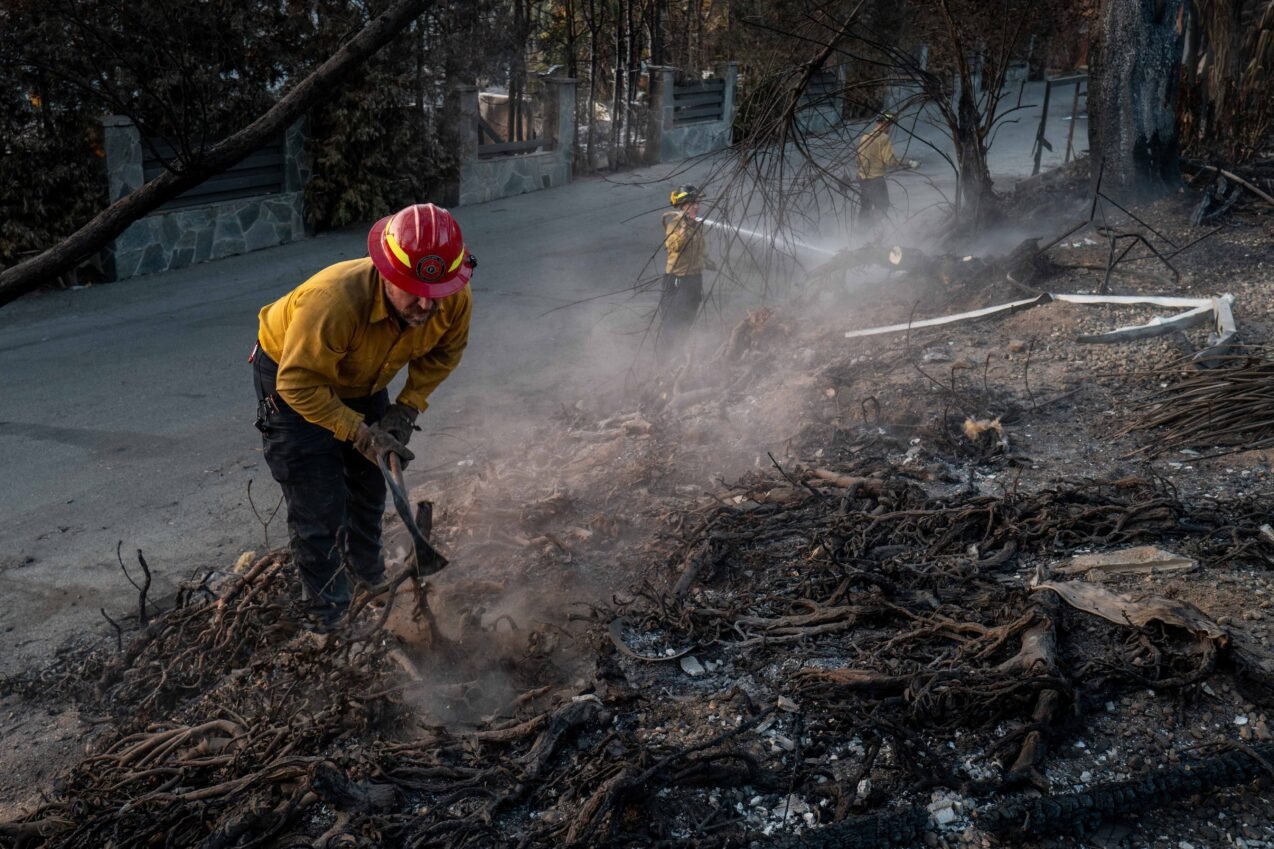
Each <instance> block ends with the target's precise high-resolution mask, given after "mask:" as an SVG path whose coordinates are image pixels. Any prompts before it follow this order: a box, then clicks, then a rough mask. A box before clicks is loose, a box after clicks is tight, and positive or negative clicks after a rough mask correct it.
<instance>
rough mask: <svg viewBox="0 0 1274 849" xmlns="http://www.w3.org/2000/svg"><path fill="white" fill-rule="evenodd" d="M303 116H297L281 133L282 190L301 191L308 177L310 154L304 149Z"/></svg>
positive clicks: (304, 128) (304, 131)
mask: <svg viewBox="0 0 1274 849" xmlns="http://www.w3.org/2000/svg"><path fill="white" fill-rule="evenodd" d="M306 139H307V133H306V126H305V118H299V119H297V120H296V121H295V122H293V123H292V125H291V126H289V127H288V128H287V131H286V132H285V133H284V134H283V191H285V192H303V191H305V184H306V183H307V182H308V181H309V179H310V170H311V169H310V155H309V152H308V151H307V150H306V149H305V142H306Z"/></svg>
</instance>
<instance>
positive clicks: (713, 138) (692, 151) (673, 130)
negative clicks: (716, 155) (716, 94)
mask: <svg viewBox="0 0 1274 849" xmlns="http://www.w3.org/2000/svg"><path fill="white" fill-rule="evenodd" d="M718 74H720V76H721V78H722V79H723V80H725V102H724V104H723V106H722V112H721V120H719V121H711V120H709V121H695V122H692V123H688V124H678V123H677V121H676V119H675V118H674V117H673V116H674V105H673V97H672V91H673V86H674V85H675V84H676V76H675V74H674V72H673V71H671V70H665V71H664V72H663V78H662V80H661V82H660V86H659V91H658V94H657V97H658V103H657V104H656V108H657V109H659V110H660V112H661V114H662V120H661V121H660V122H659V128H660V137H659V147H658V150H659V161H660V162H675V161H678V160H681V159H689V158H690V157H692V156H702V155H703V154H705V153H711V152H712V151H714V150H721V149H722V148H725V147H729V146H730V141H731V134H732V132H733V127H734V92H735V86H736V85H737V83H738V78H739V66H738V64H737V63H734V62H729V63H727V64H726V65H723V66H722V67H721V68H720V69H719V70H718Z"/></svg>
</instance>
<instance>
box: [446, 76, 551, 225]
mask: <svg viewBox="0 0 1274 849" xmlns="http://www.w3.org/2000/svg"><path fill="white" fill-rule="evenodd" d="M543 84H544V89H543V92H542V94H541V104H542V108H543V110H544V111H543V115H544V122H543V123H544V126H543V135H542V139H543V142H544V150H541V151H538V152H535V153H513V154H508V155H504V156H483V155H481V149H480V146H479V144H478V141H479V136H478V115H479V105H478V89H477V88H475V87H473V86H463V87H461V89H460V113H461V128H462V131H461V132H462V138H461V150H460V153H461V159H460V204H459V205H460V206H466V205H468V204H474V203H486V202H487V201H491V200H498V199H499V198H505V197H510V196H512V195H520V194H525V193H526V192H537V191H539V190H541V189H552V188H557V187H559V186H565V185H566V184H567V183H569V182H570V181H571V176H572V173H571V172H572V157H573V154H574V152H573V148H574V146H575V80H572V79H567V78H564V77H548V78H545V79H544V80H543Z"/></svg>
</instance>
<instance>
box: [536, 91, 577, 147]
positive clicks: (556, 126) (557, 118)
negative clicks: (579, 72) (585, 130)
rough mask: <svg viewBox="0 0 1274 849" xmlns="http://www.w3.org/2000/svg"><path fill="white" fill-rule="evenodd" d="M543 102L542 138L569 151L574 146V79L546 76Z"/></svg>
mask: <svg viewBox="0 0 1274 849" xmlns="http://www.w3.org/2000/svg"><path fill="white" fill-rule="evenodd" d="M543 103H544V138H545V139H546V140H551V141H552V142H553V144H554V145H555V146H556V149H558V150H563V149H565V150H568V151H569V150H570V149H571V148H573V147H574V146H575V80H573V79H571V78H570V77H546V78H545V79H544V95H543Z"/></svg>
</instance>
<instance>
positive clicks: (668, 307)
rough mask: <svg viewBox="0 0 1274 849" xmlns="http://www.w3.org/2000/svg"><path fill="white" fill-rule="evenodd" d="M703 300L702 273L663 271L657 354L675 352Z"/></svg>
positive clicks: (682, 342) (662, 355)
mask: <svg viewBox="0 0 1274 849" xmlns="http://www.w3.org/2000/svg"><path fill="white" fill-rule="evenodd" d="M702 301H703V274H702V273H700V274H687V275H685V276H683V277H678V276H677V275H675V274H665V275H664V288H663V294H662V296H661V297H660V299H659V312H660V314H661V316H660V320H659V336H658V339H657V341H656V343H655V344H656V347H657V350H658V352H659V354H660V355H661V358H664V357H669V356H673V355H675V354H676V353H677V352H679V351H680V349H681V346H682V345H683V344H684V343H685V340H686V336H687V335H688V334H689V332H690V327H691V326H692V325H693V324H694V321H695V317H696V316H697V315H698V314H699V304H700V303H701V302H702Z"/></svg>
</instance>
